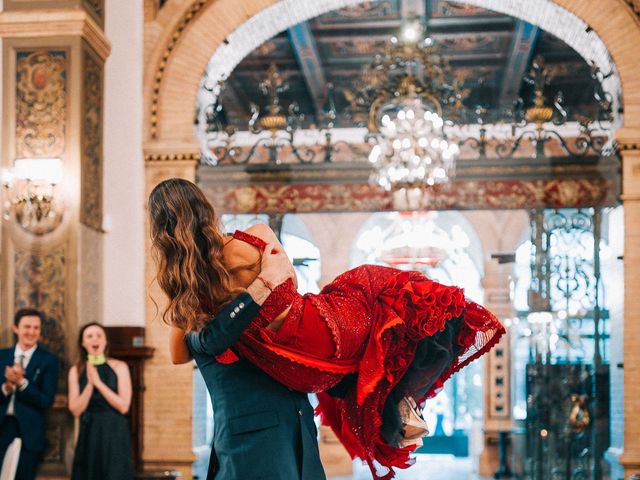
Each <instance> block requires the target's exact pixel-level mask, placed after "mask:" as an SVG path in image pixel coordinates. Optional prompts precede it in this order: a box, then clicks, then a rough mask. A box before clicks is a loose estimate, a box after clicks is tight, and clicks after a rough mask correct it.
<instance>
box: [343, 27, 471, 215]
mask: <svg viewBox="0 0 640 480" xmlns="http://www.w3.org/2000/svg"><path fill="white" fill-rule="evenodd" d="M408 32H409V33H411V34H409V33H408ZM365 74H366V77H367V85H365V86H364V87H363V88H362V89H361V90H360V92H359V93H358V94H355V95H354V94H351V93H350V92H345V96H346V98H347V100H348V101H349V102H350V104H351V111H352V114H353V116H354V119H356V120H357V119H358V115H359V114H362V111H363V107H366V108H368V112H367V128H368V130H369V135H368V138H367V139H368V141H369V142H370V143H371V144H373V148H372V150H371V153H370V155H369V161H370V162H371V163H372V164H373V165H374V166H375V172H374V174H373V175H372V181H373V182H374V183H376V184H377V185H379V186H381V187H382V188H384V189H385V190H387V191H390V192H392V193H393V196H394V206H395V207H396V208H398V209H409V210H415V209H419V208H421V207H424V206H425V205H424V203H425V202H424V197H425V193H426V191H427V189H429V188H430V187H432V186H433V185H435V184H438V183H445V182H448V181H450V179H451V178H452V176H453V175H454V173H455V161H456V158H457V156H458V154H459V152H460V149H459V147H458V145H457V144H456V143H454V142H452V141H451V140H450V139H449V138H447V135H446V132H445V128H446V126H447V120H448V123H449V124H451V118H454V117H455V115H456V113H457V112H459V111H460V109H461V108H462V100H463V99H464V97H465V96H466V94H467V93H468V92H466V91H463V90H461V89H460V88H459V86H458V85H457V83H455V82H449V81H448V77H449V76H450V69H449V66H448V65H447V63H446V62H445V61H444V60H443V59H442V58H441V57H440V56H439V55H437V53H436V52H435V47H434V44H433V41H432V40H431V38H428V37H427V38H424V30H423V29H422V27H421V26H420V25H419V24H415V23H413V24H408V25H406V26H405V28H404V30H403V35H402V39H401V40H399V39H398V38H396V37H393V38H392V39H391V41H390V42H389V44H388V45H387V47H386V48H385V50H384V52H382V53H381V54H379V55H377V56H376V57H375V59H374V61H373V62H372V64H371V65H370V66H369V67H368V69H367V70H366V72H365Z"/></svg>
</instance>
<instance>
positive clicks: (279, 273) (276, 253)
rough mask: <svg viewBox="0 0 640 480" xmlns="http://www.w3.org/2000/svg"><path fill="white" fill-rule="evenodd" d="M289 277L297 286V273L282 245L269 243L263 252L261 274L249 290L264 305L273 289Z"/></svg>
mask: <svg viewBox="0 0 640 480" xmlns="http://www.w3.org/2000/svg"><path fill="white" fill-rule="evenodd" d="M288 278H291V279H293V283H294V284H296V286H297V283H298V282H297V279H296V273H295V270H294V269H293V265H291V262H290V261H289V258H288V257H287V254H286V253H284V251H283V250H282V247H281V246H280V245H279V244H276V243H269V244H267V246H266V247H265V249H264V251H263V253H262V263H261V269H260V274H259V275H258V278H256V279H255V280H254V281H253V283H252V284H251V285H249V287H248V288H247V292H248V293H249V295H251V298H253V301H254V302H256V303H257V304H258V305H262V304H263V303H264V301H265V300H266V299H267V297H269V295H270V294H271V291H272V290H273V289H274V288H276V287H277V286H278V285H280V284H281V283H283V282H284V281H285V280H287V279H288Z"/></svg>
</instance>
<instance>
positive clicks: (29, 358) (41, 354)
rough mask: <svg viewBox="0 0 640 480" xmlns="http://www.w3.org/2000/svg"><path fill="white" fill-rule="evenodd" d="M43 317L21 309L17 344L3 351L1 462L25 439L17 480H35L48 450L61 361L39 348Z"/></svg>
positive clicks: (17, 316)
mask: <svg viewBox="0 0 640 480" xmlns="http://www.w3.org/2000/svg"><path fill="white" fill-rule="evenodd" d="M43 318H44V316H43V314H42V313H41V312H39V311H38V310H34V309H22V310H18V311H17V312H16V314H15V317H14V322H13V323H14V324H13V333H14V334H15V336H16V339H17V342H16V345H15V346H14V347H12V348H5V349H2V350H0V374H1V375H2V380H1V385H2V386H1V390H2V392H1V393H0V462H1V460H2V459H3V458H4V455H5V452H6V450H7V448H8V447H9V445H10V444H11V442H13V440H14V439H15V438H16V437H20V438H21V439H22V449H21V450H20V460H19V462H18V470H17V473H16V477H15V478H16V480H33V479H34V478H35V477H36V472H37V468H38V464H39V463H40V460H41V458H42V454H43V453H44V449H45V447H46V438H45V413H46V411H47V410H48V409H49V407H50V406H51V404H52V403H53V399H54V396H55V393H56V385H57V383H58V368H59V367H58V359H57V358H56V356H55V355H53V354H52V353H50V352H49V351H47V350H45V349H44V348H42V347H41V346H39V345H38V340H40V333H41V330H42V322H43Z"/></svg>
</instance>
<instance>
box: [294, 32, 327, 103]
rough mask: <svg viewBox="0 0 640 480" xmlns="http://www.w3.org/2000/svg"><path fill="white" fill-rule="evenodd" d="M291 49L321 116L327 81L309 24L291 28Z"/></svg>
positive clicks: (325, 97)
mask: <svg viewBox="0 0 640 480" xmlns="http://www.w3.org/2000/svg"><path fill="white" fill-rule="evenodd" d="M287 33H288V34H289V42H290V43H291V48H292V49H293V52H294V53H295V56H296V59H297V60H298V64H299V65H300V69H301V70H302V75H303V76H304V80H305V83H306V84H307V87H308V89H309V94H310V96H311V100H312V101H313V105H314V107H315V110H316V114H318V115H319V114H321V113H322V110H323V109H324V105H325V103H326V99H327V91H328V89H327V79H326V77H325V74H324V69H323V68H322V61H321V60H320V54H319V53H318V46H317V44H316V40H315V38H314V37H313V32H312V31H311V26H310V25H309V22H302V23H299V24H297V25H294V26H293V27H291V28H290V29H289V30H288V32H287Z"/></svg>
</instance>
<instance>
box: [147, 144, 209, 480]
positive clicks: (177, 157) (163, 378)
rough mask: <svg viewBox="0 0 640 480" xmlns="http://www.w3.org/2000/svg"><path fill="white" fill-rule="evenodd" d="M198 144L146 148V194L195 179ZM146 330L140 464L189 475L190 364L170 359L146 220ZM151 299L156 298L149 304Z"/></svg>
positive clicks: (191, 381)
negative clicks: (149, 353)
mask: <svg viewBox="0 0 640 480" xmlns="http://www.w3.org/2000/svg"><path fill="white" fill-rule="evenodd" d="M178 152H179V153H178ZM198 158H199V150H198V148H197V147H195V148H194V147H193V146H188V147H185V149H184V150H177V149H176V148H175V146H174V147H173V148H160V147H155V148H153V147H150V146H147V147H146V148H145V178H146V180H145V182H146V195H145V201H146V198H148V197H149V194H150V193H151V190H153V188H154V187H155V186H156V185H157V184H158V183H160V182H162V181H163V180H166V179H168V178H173V177H180V178H185V179H187V180H191V181H195V176H196V165H197V159H198ZM145 242H146V244H145V252H146V256H145V285H146V286H147V289H148V290H147V295H146V299H145V333H146V344H147V345H148V346H149V347H153V348H154V349H155V354H154V356H153V358H151V359H150V360H149V361H147V362H146V363H145V367H144V376H145V388H146V391H145V397H144V412H145V423H144V427H143V428H144V451H143V457H142V462H143V465H144V469H145V470H178V471H180V472H181V473H182V478H185V479H187V480H188V479H190V478H191V464H192V463H193V461H194V460H195V456H194V454H193V451H192V426H191V413H192V407H193V365H192V364H190V363H189V364H186V365H181V366H178V365H173V364H172V363H171V360H170V358H169V348H168V345H169V342H168V340H169V327H168V326H167V325H165V324H164V323H163V322H162V318H161V316H160V315H161V312H162V310H163V308H164V302H165V301H166V297H164V294H163V293H162V292H161V291H160V288H159V287H158V284H157V283H156V282H155V281H154V279H155V275H156V272H157V271H156V266H155V263H154V261H153V258H152V257H151V252H150V250H151V249H150V237H149V224H148V221H146V235H145ZM154 301H155V302H156V303H157V305H156V304H154Z"/></svg>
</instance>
